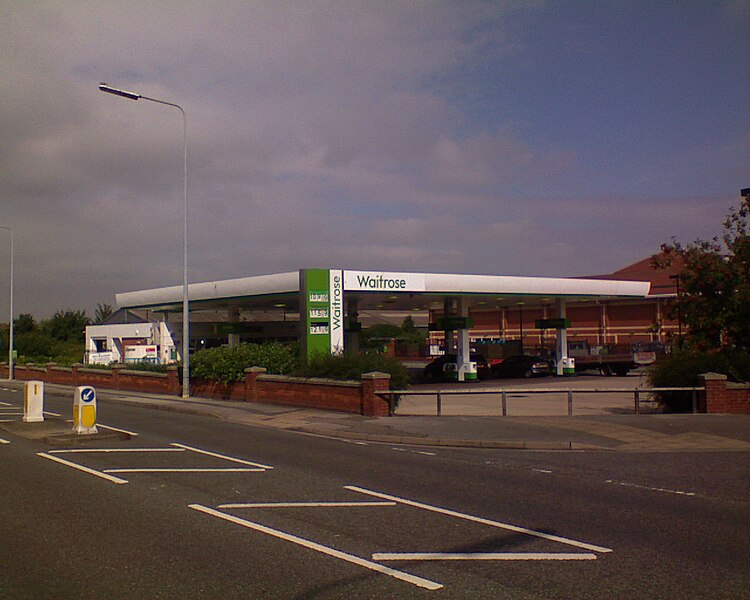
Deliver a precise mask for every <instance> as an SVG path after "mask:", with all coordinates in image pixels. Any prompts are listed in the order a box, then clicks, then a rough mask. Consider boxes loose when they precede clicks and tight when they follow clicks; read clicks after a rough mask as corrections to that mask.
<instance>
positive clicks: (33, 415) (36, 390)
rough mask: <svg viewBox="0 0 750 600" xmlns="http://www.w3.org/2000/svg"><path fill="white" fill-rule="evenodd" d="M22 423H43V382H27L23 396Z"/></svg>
mask: <svg viewBox="0 0 750 600" xmlns="http://www.w3.org/2000/svg"><path fill="white" fill-rule="evenodd" d="M23 421H24V423H41V422H42V421H44V382H43V381H27V382H26V384H25V385H24V394H23Z"/></svg>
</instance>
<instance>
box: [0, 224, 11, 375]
mask: <svg viewBox="0 0 750 600" xmlns="http://www.w3.org/2000/svg"><path fill="white" fill-rule="evenodd" d="M0 229H5V230H6V231H8V232H9V233H10V329H9V331H8V381H13V230H12V229H11V228H10V227H6V226H4V225H0Z"/></svg>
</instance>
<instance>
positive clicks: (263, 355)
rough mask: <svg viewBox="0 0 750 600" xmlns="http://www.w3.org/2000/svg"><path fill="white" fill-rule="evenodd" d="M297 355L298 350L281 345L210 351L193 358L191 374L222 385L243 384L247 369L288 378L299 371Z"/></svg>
mask: <svg viewBox="0 0 750 600" xmlns="http://www.w3.org/2000/svg"><path fill="white" fill-rule="evenodd" d="M298 354H299V348H298V346H296V345H285V344H281V343H279V342H272V343H270V344H239V345H238V346H231V347H230V346H222V347H219V348H208V349H206V350H200V351H198V352H196V353H195V354H193V355H192V356H191V357H190V373H191V375H192V376H193V377H198V378H201V379H215V380H217V381H220V382H222V383H230V382H232V381H242V379H244V377H245V369H246V368H248V367H264V368H265V369H267V371H268V372H269V373H276V374H279V375H285V374H289V373H291V372H292V371H293V370H294V369H296V368H297V362H298V358H297V356H298Z"/></svg>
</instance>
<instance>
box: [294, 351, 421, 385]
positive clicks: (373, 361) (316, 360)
mask: <svg viewBox="0 0 750 600" xmlns="http://www.w3.org/2000/svg"><path fill="white" fill-rule="evenodd" d="M372 371H380V372H382V373H388V374H389V375H390V376H391V389H404V388H406V387H407V386H408V385H409V375H408V373H407V371H406V367H404V365H402V364H401V363H400V362H399V361H397V360H396V359H395V358H391V357H389V356H385V355H384V354H378V353H372V354H359V353H357V352H344V354H339V355H329V354H318V355H316V356H314V357H312V358H311V359H310V361H309V363H308V365H307V366H304V367H300V368H299V369H298V370H297V371H296V373H295V375H300V376H302V377H325V378H328V379H339V380H345V381H352V380H353V381H359V380H360V379H361V378H362V375H363V374H364V373H370V372H372Z"/></svg>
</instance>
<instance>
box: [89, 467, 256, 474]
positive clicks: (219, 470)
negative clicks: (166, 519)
mask: <svg viewBox="0 0 750 600" xmlns="http://www.w3.org/2000/svg"><path fill="white" fill-rule="evenodd" d="M103 472H104V473H265V472H266V470H265V469H257V468H251V467H218V468H205V469H203V468H201V469H197V468H195V469H194V468H189V467H188V468H184V469H183V468H171V469H170V468H143V469H104V471H103Z"/></svg>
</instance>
